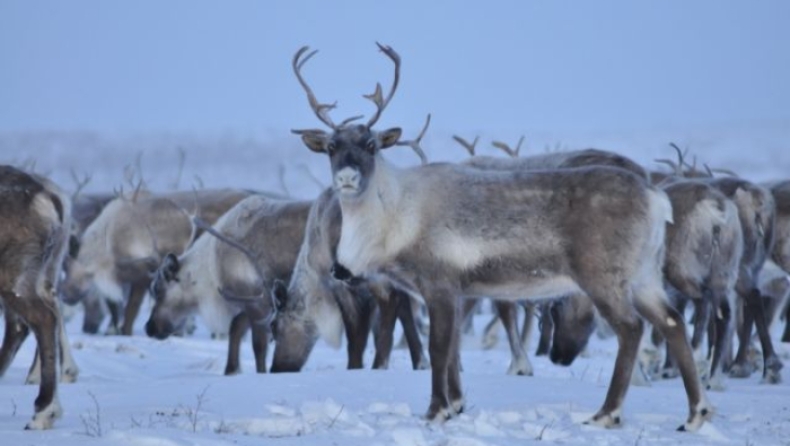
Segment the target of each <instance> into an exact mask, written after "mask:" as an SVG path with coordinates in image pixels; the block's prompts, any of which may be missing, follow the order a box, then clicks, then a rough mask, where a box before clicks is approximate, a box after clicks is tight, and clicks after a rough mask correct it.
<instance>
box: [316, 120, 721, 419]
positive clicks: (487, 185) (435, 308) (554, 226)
mask: <svg viewBox="0 0 790 446" xmlns="http://www.w3.org/2000/svg"><path fill="white" fill-rule="evenodd" d="M394 130H397V134H398V135H399V133H400V131H399V129H391V130H388V131H385V132H381V133H377V132H373V131H371V130H370V129H368V128H366V127H364V126H353V127H346V128H341V129H339V130H336V131H334V132H333V134H331V135H326V134H324V135H323V136H322V135H321V132H320V131H314V132H313V133H311V134H309V135H308V134H305V133H304V132H303V133H302V137H303V139H304V140H305V143H306V144H307V145H308V147H309V148H311V149H312V150H314V151H315V150H317V149H319V151H321V150H323V151H324V152H327V153H329V155H330V162H331V165H332V173H333V177H334V185H335V188H336V190H338V192H339V194H340V205H341V209H342V214H343V227H342V230H341V239H340V243H339V247H338V252H337V255H338V261H339V262H340V263H342V264H343V265H344V266H345V267H346V268H347V269H348V270H349V271H351V273H353V274H354V275H358V276H370V275H374V276H375V275H377V274H384V275H387V276H389V277H390V278H391V280H393V282H396V283H401V284H404V285H405V286H407V287H411V290H412V291H413V292H417V293H419V294H421V295H422V296H424V298H425V300H426V302H427V304H428V308H429V315H430V317H431V335H430V353H431V354H430V357H431V367H432V377H433V381H432V398H431V404H430V406H429V409H428V413H427V416H428V418H429V419H441V418H443V417H445V416H448V415H451V414H453V413H456V412H457V411H458V410H459V409H461V408H462V406H463V395H462V391H461V383H460V375H459V363H458V334H457V329H458V319H459V318H458V317H457V310H458V306H457V305H456V296H481V295H488V296H492V297H495V298H499V299H519V298H521V297H522V296H523V295H524V294H525V292H526V293H527V294H528V295H530V297H531V298H549V297H556V296H558V295H565V294H567V293H570V292H575V291H580V290H581V291H584V292H585V293H586V294H587V295H588V296H590V298H591V299H592V300H593V302H594V304H595V305H596V307H597V308H598V309H599V311H600V312H601V314H602V315H603V317H604V318H605V319H606V320H607V321H608V322H610V324H611V325H612V327H613V328H614V329H615V331H617V333H618V338H619V341H620V350H619V352H618V357H617V361H616V365H615V373H614V377H613V380H612V385H611V386H610V388H609V392H608V394H607V398H606V400H605V402H604V405H603V407H602V408H601V410H600V411H599V412H598V413H597V414H596V415H595V416H594V417H593V420H592V421H593V422H594V423H597V424H601V425H604V426H613V425H617V424H619V423H620V411H621V407H622V402H623V397H624V395H625V391H626V389H627V387H628V383H629V381H630V376H631V370H632V369H633V366H634V361H635V356H636V350H637V347H638V341H637V340H638V339H639V338H640V335H641V332H642V330H643V326H642V321H641V319H640V318H639V317H638V316H637V314H641V315H643V316H644V317H646V318H647V319H648V320H649V321H650V322H651V323H653V324H655V325H657V326H659V327H660V328H661V329H662V331H664V333H665V334H667V335H669V339H670V341H669V342H670V344H671V348H672V350H673V353H674V354H675V355H676V356H677V357H679V358H680V363H681V370H682V371H683V372H682V373H683V376H684V383H685V385H686V390H687V396H688V402H689V410H690V415H689V418H688V420H687V423H686V424H685V425H684V428H686V429H696V428H698V427H699V426H700V425H701V423H702V422H703V420H704V419H706V418H707V417H708V416H709V415H710V414H711V408H710V406H709V404H708V403H707V400H706V398H705V395H704V392H703V391H702V389H701V387H700V383H699V379H698V377H697V374H696V370H695V367H694V364H693V359H692V358H691V352H690V349H689V346H688V341H687V339H686V335H685V329H684V328H683V327H682V326H681V322H682V320H681V319H680V318H679V315H678V314H677V313H676V312H675V311H674V310H672V309H671V308H670V307H669V305H668V302H667V300H666V295H665V293H664V291H663V288H662V286H661V268H662V267H663V260H664V247H663V240H664V231H665V228H664V226H665V224H666V222H667V221H668V220H671V215H670V213H671V210H670V205H669V202H668V200H667V198H666V195H665V194H663V192H660V191H657V190H655V189H652V188H650V187H648V186H647V185H646V184H645V181H644V180H643V179H642V178H639V177H638V176H636V175H634V174H632V173H630V172H627V171H624V170H621V169H612V168H606V167H600V168H584V169H567V170H557V171H551V172H548V171H544V172H534V173H533V172H524V171H508V172H503V171H490V172H482V171H480V170H479V169H475V168H471V167H469V166H459V165H452V164H439V163H437V164H429V165H426V166H422V167H417V168H411V169H404V170H399V169H396V168H394V167H393V166H391V165H389V164H388V163H387V162H386V161H385V160H384V159H383V158H382V157H381V156H380V155H379V151H380V150H381V149H384V148H387V147H391V146H392V145H393V142H392V141H391V138H389V137H387V138H384V137H382V135H387V136H389V135H390V134H392V132H393V131H394ZM322 144H323V146H322ZM525 290H526V291H525Z"/></svg>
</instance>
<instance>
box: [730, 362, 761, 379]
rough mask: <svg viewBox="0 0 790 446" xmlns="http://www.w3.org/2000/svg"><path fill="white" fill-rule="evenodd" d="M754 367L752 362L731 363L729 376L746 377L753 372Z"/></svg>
mask: <svg viewBox="0 0 790 446" xmlns="http://www.w3.org/2000/svg"><path fill="white" fill-rule="evenodd" d="M754 370H755V367H754V366H753V365H752V364H749V363H746V364H733V365H732V367H731V368H730V378H748V377H750V376H752V373H754Z"/></svg>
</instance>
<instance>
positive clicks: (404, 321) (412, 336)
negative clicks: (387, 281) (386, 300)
mask: <svg viewBox="0 0 790 446" xmlns="http://www.w3.org/2000/svg"><path fill="white" fill-rule="evenodd" d="M392 298H397V300H398V320H400V324H401V326H402V327H403V336H404V337H405V338H406V343H407V344H408V345H409V354H410V355H411V365H412V368H414V370H425V369H427V368H428V367H430V366H431V365H430V363H429V362H428V358H427V357H425V352H424V351H423V349H422V340H421V339H420V334H419V333H418V332H417V323H416V321H415V320H414V312H413V311H412V309H411V297H409V295H408V294H405V293H402V292H399V291H396V292H395V293H394V295H393V296H390V299H392Z"/></svg>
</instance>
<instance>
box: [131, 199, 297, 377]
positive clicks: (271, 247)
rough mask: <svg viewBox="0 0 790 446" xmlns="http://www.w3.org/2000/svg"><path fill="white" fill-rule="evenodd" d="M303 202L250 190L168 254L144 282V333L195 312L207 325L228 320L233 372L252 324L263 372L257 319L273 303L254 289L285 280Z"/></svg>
mask: <svg viewBox="0 0 790 446" xmlns="http://www.w3.org/2000/svg"><path fill="white" fill-rule="evenodd" d="M310 206H311V202H309V201H283V200H272V199H271V198H267V197H264V196H260V195H253V196H250V197H248V198H246V199H244V200H242V201H240V202H239V203H238V204H237V205H236V206H234V207H233V208H232V209H230V210H229V211H228V212H227V213H225V215H223V216H222V217H221V218H220V219H219V220H218V221H217V222H216V224H215V225H214V230H212V231H211V233H210V234H203V235H201V236H200V237H199V238H198V239H197V241H195V243H194V244H193V245H192V246H191V247H190V248H189V249H188V250H187V251H186V252H185V253H183V254H182V255H181V256H178V257H177V256H176V255H175V254H173V253H168V254H167V255H166V256H165V257H164V259H163V260H162V264H161V265H160V267H159V269H158V270H157V272H156V275H155V277H154V280H153V282H152V283H151V295H152V296H153V297H154V301H155V304H154V307H153V309H152V310H151V316H150V318H149V319H148V322H147V323H146V325H145V331H146V334H148V336H150V337H153V338H157V339H165V338H167V337H169V336H170V335H171V334H173V333H174V332H175V331H176V330H177V329H178V328H179V327H180V326H181V325H182V324H183V323H184V322H185V321H186V319H187V317H188V316H189V315H191V314H194V313H199V314H200V315H201V316H202V318H203V319H204V320H205V321H206V323H207V324H208V326H209V328H210V329H211V330H212V331H216V332H224V331H226V330H228V327H230V330H229V334H230V335H229V336H228V361H227V364H226V367H225V374H226V375H233V374H237V373H239V372H240V371H241V369H240V364H239V347H240V343H241V339H242V337H243V335H244V333H246V331H247V329H248V328H250V327H251V328H252V332H253V337H252V339H253V342H252V347H253V352H254V354H255V364H256V371H257V372H258V373H265V372H266V348H267V344H268V333H269V324H268V322H266V323H259V322H260V321H261V320H263V321H266V320H267V318H268V317H269V314H270V311H271V310H272V308H270V305H269V302H268V300H267V299H261V298H260V296H262V295H265V296H269V291H270V289H271V287H272V286H273V284H274V283H275V281H288V280H290V278H291V274H292V271H293V268H294V263H296V256H297V254H298V252H299V247H300V246H301V245H302V239H303V237H304V232H305V224H306V222H307V215H308V212H309V211H310ZM218 237H219V238H221V240H220V239H218ZM228 240H231V241H228ZM264 292H265V293H264ZM234 296H235V297H234ZM261 304H263V305H264V306H263V307H261ZM256 306H257V307H256Z"/></svg>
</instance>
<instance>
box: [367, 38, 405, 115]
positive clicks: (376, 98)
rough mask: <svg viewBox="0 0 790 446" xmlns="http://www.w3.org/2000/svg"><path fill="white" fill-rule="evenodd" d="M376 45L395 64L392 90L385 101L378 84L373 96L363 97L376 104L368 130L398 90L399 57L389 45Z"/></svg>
mask: <svg viewBox="0 0 790 446" xmlns="http://www.w3.org/2000/svg"><path fill="white" fill-rule="evenodd" d="M376 45H378V47H379V50H381V52H382V53H384V54H386V55H387V57H389V58H390V60H392V62H393V63H394V64H395V78H394V79H393V80H392V89H390V92H389V93H388V94H387V98H386V99H384V98H383V97H382V91H381V84H380V83H376V90H375V91H374V92H373V94H369V95H368V94H366V95H363V96H364V97H365V98H366V99H370V100H371V101H373V103H374V104H376V114H375V115H373V117H372V118H370V120H369V121H368V123H367V127H368V128H371V127H373V124H375V123H376V121H378V120H379V117H381V112H383V111H384V109H385V108H387V105H389V103H390V101H391V100H392V97H393V96H394V95H395V90H397V89H398V82H400V56H399V55H398V53H396V52H395V50H393V49H392V47H391V46H389V45H382V44H380V43H378V42H376Z"/></svg>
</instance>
